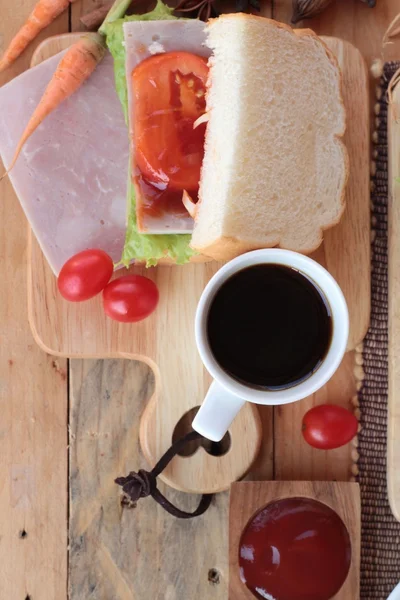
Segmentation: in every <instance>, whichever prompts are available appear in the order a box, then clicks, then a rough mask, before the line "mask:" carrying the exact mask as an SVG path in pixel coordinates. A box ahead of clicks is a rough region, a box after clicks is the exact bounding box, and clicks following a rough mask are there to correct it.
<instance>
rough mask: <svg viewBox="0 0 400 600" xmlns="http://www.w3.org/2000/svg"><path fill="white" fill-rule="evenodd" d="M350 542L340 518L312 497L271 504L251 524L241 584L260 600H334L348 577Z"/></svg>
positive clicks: (244, 541)
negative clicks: (332, 599)
mask: <svg viewBox="0 0 400 600" xmlns="http://www.w3.org/2000/svg"><path fill="white" fill-rule="evenodd" d="M351 554H352V549H351V541H350V536H349V533H348V530H347V528H346V526H345V524H344V523H343V521H342V519H341V518H340V517H339V515H338V514H337V513H336V512H335V511H334V510H332V508H330V507H329V506H327V505H326V504H323V503H322V502H318V501H316V500H313V499H311V498H303V497H291V498H285V499H282V500H276V501H273V502H271V503H269V504H267V505H266V506H264V507H263V508H262V509H261V510H259V511H258V512H257V513H256V514H255V515H254V516H253V517H252V518H251V519H250V521H249V522H248V523H247V525H246V527H245V528H244V530H243V533H242V535H241V538H240V543H239V557H238V558H239V571H240V579H241V581H242V582H243V583H244V584H245V585H246V586H247V588H248V589H249V590H250V591H251V593H252V594H253V595H254V597H255V598H260V599H262V600H330V599H331V598H333V597H334V596H335V595H336V594H337V593H338V591H339V590H340V588H341V587H342V586H343V584H344V582H345V581H346V578H347V576H348V573H349V569H350V565H351Z"/></svg>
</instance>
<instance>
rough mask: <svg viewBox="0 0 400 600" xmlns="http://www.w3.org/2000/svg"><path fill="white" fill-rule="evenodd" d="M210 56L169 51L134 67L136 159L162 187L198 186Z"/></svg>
mask: <svg viewBox="0 0 400 600" xmlns="http://www.w3.org/2000/svg"><path fill="white" fill-rule="evenodd" d="M207 76H208V67H207V62H206V59H204V58H202V57H201V56H197V55H196V54H191V53H189V52H165V53H163V54H156V55H155V56H151V57H150V58H147V59H145V60H144V61H142V62H141V63H139V65H138V66H137V67H136V68H135V69H134V70H133V72H132V85H133V94H134V102H135V113H134V125H133V128H134V140H135V150H136V154H135V159H136V163H137V166H138V167H139V169H140V171H141V173H142V175H143V176H144V178H145V179H146V180H147V181H148V182H149V183H151V184H153V185H156V186H158V188H159V189H165V188H166V187H168V188H169V189H175V190H197V189H198V187H199V180H200V168H201V164H202V162H203V155H204V135H205V124H202V125H200V126H199V127H197V128H196V129H193V123H194V122H195V120H196V119H197V118H198V117H200V116H201V115H202V114H203V113H204V112H205V107H206V101H205V92H206V82H207Z"/></svg>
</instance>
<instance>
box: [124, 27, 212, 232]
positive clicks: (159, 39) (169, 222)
mask: <svg viewBox="0 0 400 600" xmlns="http://www.w3.org/2000/svg"><path fill="white" fill-rule="evenodd" d="M123 27H124V38H125V49H126V79H127V82H128V101H129V122H130V132H129V133H130V137H131V155H132V156H133V155H134V136H133V131H132V123H133V114H134V109H135V107H134V102H133V99H132V88H131V83H130V82H131V75H132V71H133V70H134V69H135V67H136V66H137V65H138V64H139V63H140V62H142V61H143V60H144V59H146V58H148V57H149V56H152V55H154V54H160V53H161V52H171V51H184V52H191V53H193V54H197V55H199V56H204V57H206V58H207V57H209V56H210V52H211V51H210V49H209V48H208V47H207V46H206V44H205V42H206V34H205V29H204V23H203V22H202V21H199V20H187V21H186V20H177V21H172V20H171V21H130V22H129V21H128V22H126V23H124V26H123ZM135 191H136V212H137V222H138V226H139V231H140V232H142V233H152V234H159V233H191V232H192V231H193V225H194V223H193V219H192V217H191V216H190V215H189V213H182V210H181V211H180V212H176V213H174V212H173V211H169V212H165V213H164V214H163V215H161V216H159V215H157V216H156V215H151V214H149V213H145V212H144V211H142V207H143V199H142V194H141V190H140V187H139V186H136V185H135Z"/></svg>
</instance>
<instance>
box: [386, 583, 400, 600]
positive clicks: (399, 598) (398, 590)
mask: <svg viewBox="0 0 400 600" xmlns="http://www.w3.org/2000/svg"><path fill="white" fill-rule="evenodd" d="M387 600H400V583H399V585H397V586H396V587H395V588H394V590H393V592H392V593H391V594H390V596H389V598H388V599H387Z"/></svg>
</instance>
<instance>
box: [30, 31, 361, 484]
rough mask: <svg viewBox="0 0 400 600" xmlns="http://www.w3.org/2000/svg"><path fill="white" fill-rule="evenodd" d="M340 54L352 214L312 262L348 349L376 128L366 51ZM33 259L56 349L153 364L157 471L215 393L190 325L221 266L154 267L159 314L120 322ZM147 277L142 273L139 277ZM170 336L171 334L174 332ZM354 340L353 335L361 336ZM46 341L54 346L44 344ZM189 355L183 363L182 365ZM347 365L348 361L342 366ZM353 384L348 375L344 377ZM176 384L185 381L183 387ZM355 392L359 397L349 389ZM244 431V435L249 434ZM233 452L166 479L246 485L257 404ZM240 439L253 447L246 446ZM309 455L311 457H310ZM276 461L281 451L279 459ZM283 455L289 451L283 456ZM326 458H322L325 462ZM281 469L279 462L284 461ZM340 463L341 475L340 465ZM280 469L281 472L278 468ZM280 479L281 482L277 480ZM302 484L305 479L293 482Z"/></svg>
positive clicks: (281, 426) (298, 451)
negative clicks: (320, 270) (185, 420)
mask: <svg viewBox="0 0 400 600" xmlns="http://www.w3.org/2000/svg"><path fill="white" fill-rule="evenodd" d="M73 39H75V38H74V37H73V36H71V39H70V40H69V38H68V36H63V37H62V38H61V39H60V43H59V40H58V39H57V38H53V39H51V40H48V41H46V42H45V43H44V44H42V45H41V46H40V47H39V48H38V50H37V52H36V53H35V56H34V63H35V64H37V63H38V62H40V61H41V60H43V59H44V58H46V57H48V56H50V55H52V54H54V53H55V52H57V51H59V50H60V49H62V48H65V47H66V44H68V41H72V40H73ZM326 42H327V43H328V45H329V46H330V48H331V49H332V51H333V52H334V53H335V54H336V56H337V58H338V60H339V63H340V65H341V67H342V72H343V90H344V101H345V104H346V109H347V111H348V117H349V118H348V131H347V133H346V144H347V147H348V150H349V153H350V158H351V160H352V170H351V175H350V179H349V184H348V191H347V208H346V212H345V216H344V218H343V221H342V222H341V223H340V224H339V226H337V227H336V228H335V229H334V230H332V231H331V232H329V237H328V238H327V239H326V241H325V243H324V245H323V247H321V248H320V250H319V251H318V253H317V254H316V255H315V258H316V259H317V260H319V261H320V262H321V263H323V264H325V265H326V266H327V267H328V269H330V270H331V271H332V272H333V273H334V275H335V277H336V278H337V279H338V281H339V282H340V283H341V285H342V288H343V289H344V291H345V294H346V297H347V301H348V303H349V307H350V314H351V323H352V331H353V334H352V335H353V337H352V339H351V343H350V346H353V345H354V343H355V341H359V340H360V339H362V337H363V335H364V334H365V331H366V327H367V324H368V321H369V303H370V296H369V259H370V252H369V247H370V241H369V240H370V238H369V199H368V195H369V183H368V171H367V167H368V156H369V142H368V136H369V129H368V106H367V83H366V82H367V78H366V73H365V65H364V63H363V59H362V57H361V55H360V53H359V52H358V51H357V50H356V49H355V48H354V47H352V46H351V45H350V44H347V43H342V42H340V41H338V40H334V39H331V38H326ZM30 251H31V260H30V268H29V282H30V285H31V290H32V297H31V298H30V302H29V308H30V315H31V324H32V328H33V331H34V333H35V337H36V338H39V339H38V341H39V343H41V344H42V345H44V346H45V347H47V346H48V347H49V350H53V351H54V350H55V349H56V351H57V353H61V354H64V353H65V354H69V355H72V356H76V355H77V354H78V355H79V354H82V355H83V356H101V357H113V356H115V357H118V356H120V357H126V358H129V357H131V358H137V359H140V360H143V361H144V362H146V363H147V364H148V365H149V366H150V367H151V368H152V369H153V371H154V373H155V377H156V390H155V394H154V395H153V397H152V399H151V400H150V402H149V404H148V406H147V407H146V409H145V413H144V417H143V420H142V426H141V429H140V437H141V442H142V448H143V451H144V453H145V456H146V458H147V460H148V462H149V464H151V465H153V464H155V462H156V461H157V459H158V458H159V457H160V455H161V454H163V453H164V452H165V451H166V450H167V448H168V447H169V446H170V444H171V440H172V436H173V433H174V429H175V426H176V424H177V423H178V421H179V420H180V419H181V418H182V416H183V415H184V414H185V413H187V412H188V411H189V410H190V409H192V408H193V407H195V406H198V405H199V404H200V403H201V401H202V399H203V398H204V396H205V393H206V390H207V388H208V386H209V382H210V379H209V376H208V374H207V373H206V372H205V370H204V368H203V366H202V365H201V362H200V359H199V357H198V354H197V350H196V347H195V342H194V332H193V322H194V314H195V309H196V305H197V302H198V298H199V297H200V294H201V292H202V290H203V289H204V286H205V284H206V282H207V281H208V279H209V278H210V277H211V276H212V274H213V273H214V272H215V271H216V270H217V269H218V267H219V265H218V264H215V263H208V264H201V265H186V266H184V267H158V268H155V269H151V270H147V271H146V274H147V275H150V277H152V278H153V279H154V280H155V281H156V283H157V285H158V287H159V289H160V292H161V302H160V305H159V307H158V309H157V311H156V313H155V314H154V315H152V316H151V317H150V318H149V319H147V320H146V321H144V322H143V323H140V324H134V325H126V324H117V323H114V322H111V321H109V320H107V319H106V318H105V317H104V314H103V311H102V307H101V300H100V299H99V298H96V299H94V300H93V301H90V302H87V303H84V304H82V305H74V304H68V303H67V302H65V301H63V300H62V299H61V298H60V297H59V295H58V294H57V291H56V287H55V279H54V277H53V275H52V274H51V273H50V272H49V270H48V267H47V265H46V264H45V261H44V259H43V256H42V254H41V251H40V250H39V247H38V245H37V243H36V241H35V240H34V239H33V238H31V241H30ZM138 270H141V271H143V272H144V271H145V269H144V268H142V269H138V267H135V271H136V272H137V271H138ZM172 332H173V337H171V334H172ZM354 332H357V334H356V337H354V336H355V333H354ZM44 339H47V342H46V343H44V341H43V340H44ZM182 357H185V359H184V360H183V358H182ZM348 360H349V359H348V358H347V357H346V359H345V362H346V364H347V361H348ZM337 377H338V378H339V381H340V382H342V383H343V381H346V385H342V386H341V389H342V393H340V394H336V395H337V396H338V402H339V403H341V404H344V405H348V404H349V402H350V400H351V395H352V394H350V395H349V393H348V390H349V389H351V388H352V387H353V388H355V384H354V377H353V372H352V370H351V369H347V368H345V367H344V366H343V367H342V368H341V369H340V371H339V373H338V375H337ZM346 377H349V379H347V378H346ZM177 382H179V384H177ZM331 386H332V384H330V387H326V388H324V389H323V390H322V391H321V392H318V393H317V394H315V395H314V396H313V397H312V398H310V399H308V400H307V405H310V404H314V403H316V402H320V398H322V397H327V395H329V390H330V389H332V387H331ZM351 391H353V390H351ZM285 408H286V410H284V409H283V408H282V410H279V411H277V415H278V419H277V422H276V425H277V426H276V429H275V433H274V436H275V438H276V439H277V440H278V442H277V447H278V448H279V449H280V440H281V439H283V440H284V444H285V443H286V442H287V428H288V426H289V427H291V424H292V423H293V422H294V421H293V418H292V416H293V415H297V414H298V412H299V410H301V411H302V410H303V404H302V407H301V409H299V408H298V407H296V406H294V405H289V406H287V407H285ZM271 418H272V411H271V410H270V409H265V410H264V411H263V421H264V425H265V432H264V436H265V440H266V444H268V446H269V448H267V449H265V448H264V449H263V450H264V452H263V453H264V454H265V453H266V454H267V455H270V454H271V447H272V444H273V436H272V435H271V425H270V423H271ZM244 432H246V433H244ZM230 434H231V448H230V450H229V452H228V453H226V454H225V455H224V456H220V457H217V458H216V457H214V456H211V455H210V454H208V453H207V452H205V451H204V449H202V448H200V449H199V450H198V451H197V452H196V453H195V454H193V455H192V456H190V457H176V458H175V459H174V460H173V461H172V462H171V463H170V465H169V466H168V468H167V469H166V470H165V472H164V473H163V474H162V479H163V480H164V481H165V482H167V483H168V484H169V485H171V486H173V487H175V488H176V489H181V490H186V491H205V492H214V491H221V490H223V489H227V488H228V487H229V485H230V483H231V482H232V481H234V480H236V479H238V478H241V477H242V476H243V475H244V474H245V473H246V472H247V471H248V470H249V468H250V466H251V464H252V463H253V461H254V460H255V457H256V455H257V452H258V449H259V447H260V424H259V421H258V418H257V412H256V411H255V410H254V407H252V406H251V405H249V404H247V405H246V406H245V407H244V409H243V410H242V411H241V413H240V414H239V416H238V417H237V419H236V420H235V422H234V424H233V426H232V428H231V432H230ZM295 439H296V441H297V444H296V446H295V447H294V446H293V445H291V448H292V450H293V449H294V452H293V455H292V456H293V459H294V460H293V461H291V462H289V461H283V463H282V464H283V465H284V467H285V468H284V470H283V471H287V470H289V471H291V472H292V473H293V474H295V473H296V467H298V465H299V461H298V457H302V456H303V451H304V450H303V444H302V440H301V438H300V436H299V435H297V436H296V437H295ZM242 440H246V442H243V441H242ZM339 454H341V455H343V459H342V460H341V461H338V462H336V461H335V462H334V463H332V464H333V465H334V466H333V468H332V469H331V472H330V476H331V477H333V478H339V479H341V478H344V479H347V478H348V476H349V473H350V465H351V449H349V448H345V449H342V450H341V451H340V452H339ZM306 455H308V458H309V455H310V453H306ZM277 456H278V457H279V456H280V454H278V455H277ZM284 456H285V454H284ZM312 458H313V460H312V462H311V463H309V462H308V463H306V465H307V466H306V467H305V468H306V469H307V470H309V469H310V464H311V465H313V467H314V466H316V467H317V471H320V470H321V467H320V465H323V466H322V470H323V471H324V472H326V471H327V469H326V465H325V460H323V461H322V460H321V456H320V455H318V454H315V455H314V456H312ZM324 458H325V457H324ZM277 464H278V463H277ZM339 465H340V466H342V469H341V470H339V469H338V466H339ZM277 470H278V472H279V467H278V469H277ZM278 476H279V475H278ZM295 477H296V478H299V477H300V475H298V476H295Z"/></svg>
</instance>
